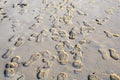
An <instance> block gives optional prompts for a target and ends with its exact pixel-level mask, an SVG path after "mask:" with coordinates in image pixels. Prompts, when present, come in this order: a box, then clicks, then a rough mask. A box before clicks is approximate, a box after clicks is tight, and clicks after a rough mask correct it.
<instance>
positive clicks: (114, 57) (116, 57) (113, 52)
mask: <svg viewBox="0 0 120 80" xmlns="http://www.w3.org/2000/svg"><path fill="white" fill-rule="evenodd" d="M109 53H110V56H111V57H112V58H113V59H114V60H118V59H119V54H118V53H117V52H116V50H115V49H113V48H110V49H109Z"/></svg>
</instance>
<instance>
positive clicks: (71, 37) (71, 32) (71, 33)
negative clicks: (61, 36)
mask: <svg viewBox="0 0 120 80" xmlns="http://www.w3.org/2000/svg"><path fill="white" fill-rule="evenodd" d="M76 36H77V32H76V30H75V28H72V29H71V31H70V32H69V39H72V40H73V39H75V38H76Z"/></svg>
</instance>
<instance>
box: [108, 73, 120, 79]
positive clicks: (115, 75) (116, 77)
mask: <svg viewBox="0 0 120 80" xmlns="http://www.w3.org/2000/svg"><path fill="white" fill-rule="evenodd" d="M110 80H120V76H118V75H117V74H115V73H113V74H110Z"/></svg>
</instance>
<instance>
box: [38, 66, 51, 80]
mask: <svg viewBox="0 0 120 80" xmlns="http://www.w3.org/2000/svg"><path fill="white" fill-rule="evenodd" d="M48 74H49V69H39V68H38V70H37V75H36V77H37V79H42V80H46V78H47V76H48Z"/></svg>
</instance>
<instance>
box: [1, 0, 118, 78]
mask: <svg viewBox="0 0 120 80" xmlns="http://www.w3.org/2000/svg"><path fill="white" fill-rule="evenodd" d="M72 1H73V0H63V2H60V3H59V4H58V6H57V8H56V7H55V12H54V13H53V14H52V15H51V17H52V18H54V19H53V20H52V23H53V22H54V23H53V26H52V28H50V29H42V30H41V31H40V32H35V31H34V30H35V29H37V28H39V27H40V24H41V23H42V21H43V16H44V15H43V14H38V15H37V16H35V17H34V19H35V22H34V23H33V24H32V25H31V26H30V27H29V28H28V29H30V30H31V31H33V33H31V34H30V35H29V37H28V38H27V40H28V41H32V42H37V43H39V42H41V43H42V42H45V40H46V38H50V39H52V40H53V41H55V42H57V44H56V45H55V46H54V48H55V50H56V54H57V56H55V55H52V54H51V53H52V52H50V51H48V50H46V51H44V52H38V53H34V54H33V55H31V56H30V57H29V58H28V60H27V61H25V62H22V63H19V60H20V58H21V57H20V56H15V57H13V58H12V59H11V60H10V61H9V62H8V63H6V65H5V70H4V75H5V77H7V78H10V77H14V76H15V75H16V74H17V68H18V69H19V65H20V64H22V67H30V66H32V64H34V63H35V62H37V61H39V60H40V59H41V58H43V59H42V62H43V63H44V65H43V66H42V68H41V67H38V68H37V70H36V73H35V74H36V79H38V80H47V79H49V78H48V75H49V74H50V73H49V72H50V69H51V67H52V65H53V60H56V61H57V62H58V63H59V64H60V65H63V66H64V65H67V64H70V62H71V66H72V67H73V72H74V74H79V73H80V72H81V71H82V68H83V67H84V65H83V62H82V60H83V59H84V57H83V52H82V47H81V45H82V44H85V43H87V40H86V38H85V37H84V36H86V35H85V34H86V33H91V32H94V30H95V29H96V27H93V25H91V23H89V22H88V21H87V20H83V21H82V24H83V25H80V24H79V25H80V27H79V28H76V27H72V28H71V29H70V30H69V31H67V30H64V29H62V28H59V26H61V25H59V24H64V25H67V24H72V23H73V22H74V21H72V17H73V12H74V11H75V12H76V13H77V14H78V15H79V16H88V13H86V12H85V11H83V10H80V9H75V7H76V6H75V5H74V4H72ZM67 3H70V4H69V5H68V4H67ZM43 4H46V7H45V9H44V10H45V11H47V9H48V8H51V5H52V6H53V3H48V1H47V0H43ZM66 4H67V5H66ZM18 6H19V7H21V9H20V14H21V15H23V14H24V13H25V12H26V6H28V4H27V2H26V0H25V1H24V0H23V2H22V3H19V4H17V6H14V7H18ZM64 7H66V8H65V9H66V12H65V13H64V16H60V17H59V16H58V15H59V14H57V12H58V11H59V10H61V11H62V8H64ZM2 10H3V9H2V8H0V14H1V11H2ZM113 10H114V8H109V9H107V10H105V12H106V14H113ZM5 17H8V16H4V18H5ZM108 20H109V17H105V18H96V19H94V21H93V23H94V24H97V25H99V26H102V25H103V24H104V23H105V22H106V21H108ZM16 27H17V26H16ZM103 33H105V35H106V37H108V38H113V37H119V34H117V33H112V32H110V31H108V30H104V31H103ZM78 34H79V35H81V36H83V38H82V39H81V40H80V41H79V43H76V44H75V45H73V44H72V43H71V42H70V40H76V39H77V38H78ZM63 38H66V39H63ZM25 40H26V38H25V37H22V36H20V35H19V34H15V35H12V36H11V37H10V38H9V39H8V41H9V42H13V43H14V44H13V46H14V47H10V48H8V49H7V50H6V51H5V53H4V54H3V55H2V58H3V59H7V58H10V56H11V55H12V54H13V53H14V50H16V48H18V47H20V46H24V43H25ZM65 48H67V49H69V50H65ZM98 52H99V53H100V55H101V58H102V59H103V60H107V59H109V57H111V58H112V59H113V60H116V61H117V60H119V59H120V56H119V53H118V52H117V51H116V50H115V49H113V48H110V49H108V50H107V49H105V48H99V49H98ZM71 55H72V61H69V58H70V56H71ZM109 76H110V80H120V76H119V75H117V74H116V73H113V74H109ZM22 77H23V75H20V76H19V77H18V78H17V79H16V80H21V78H22ZM53 80H69V74H68V73H67V72H59V73H58V74H57V76H56V77H55V78H53ZM88 80H100V78H99V77H98V76H97V75H95V74H89V75H88Z"/></svg>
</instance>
